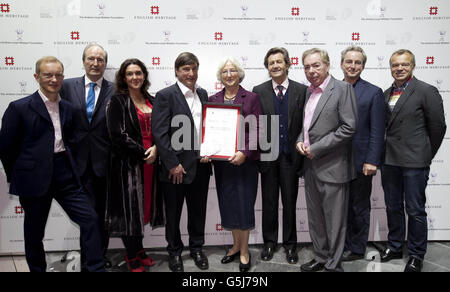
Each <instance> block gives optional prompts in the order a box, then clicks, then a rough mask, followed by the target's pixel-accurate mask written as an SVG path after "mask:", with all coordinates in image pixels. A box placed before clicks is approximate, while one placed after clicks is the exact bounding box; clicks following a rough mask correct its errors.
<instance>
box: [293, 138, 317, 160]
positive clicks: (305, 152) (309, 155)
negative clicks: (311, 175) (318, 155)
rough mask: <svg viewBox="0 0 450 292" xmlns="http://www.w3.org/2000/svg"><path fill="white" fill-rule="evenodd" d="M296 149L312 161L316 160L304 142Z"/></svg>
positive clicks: (299, 143) (298, 144)
mask: <svg viewBox="0 0 450 292" xmlns="http://www.w3.org/2000/svg"><path fill="white" fill-rule="evenodd" d="M296 147H297V150H298V152H300V154H301V155H304V156H306V157H307V158H309V159H311V160H312V159H313V158H314V155H313V154H312V152H311V147H306V146H305V144H304V143H303V142H298V143H297V146H296Z"/></svg>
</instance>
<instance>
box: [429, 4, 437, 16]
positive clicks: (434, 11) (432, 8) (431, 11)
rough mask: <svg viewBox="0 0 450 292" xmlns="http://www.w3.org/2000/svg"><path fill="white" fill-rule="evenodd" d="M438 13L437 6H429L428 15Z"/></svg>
mask: <svg viewBox="0 0 450 292" xmlns="http://www.w3.org/2000/svg"><path fill="white" fill-rule="evenodd" d="M437 14H438V8H437V7H436V6H432V7H430V15H437Z"/></svg>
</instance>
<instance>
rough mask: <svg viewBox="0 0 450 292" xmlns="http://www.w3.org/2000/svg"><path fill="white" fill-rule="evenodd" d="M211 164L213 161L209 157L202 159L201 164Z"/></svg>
mask: <svg viewBox="0 0 450 292" xmlns="http://www.w3.org/2000/svg"><path fill="white" fill-rule="evenodd" d="M210 162H211V159H210V158H209V157H208V156H203V157H202V158H201V159H200V163H210Z"/></svg>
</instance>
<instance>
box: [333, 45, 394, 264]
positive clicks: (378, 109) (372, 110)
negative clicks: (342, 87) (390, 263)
mask: <svg viewBox="0 0 450 292" xmlns="http://www.w3.org/2000/svg"><path fill="white" fill-rule="evenodd" d="M366 61H367V56H366V53H365V52H364V50H363V49H362V48H361V47H358V46H350V47H348V48H346V49H345V50H344V51H342V53H341V69H342V71H343V73H344V81H347V82H348V83H350V84H351V85H352V86H353V89H354V91H355V95H356V103H357V105H358V123H357V128H356V134H355V135H354V136H353V155H354V159H355V167H356V179H354V180H352V181H351V183H350V197H349V208H348V218H347V236H346V240H345V252H344V256H343V257H342V261H354V260H359V259H363V258H364V254H365V253H366V246H367V240H368V237H369V228H370V195H371V193H372V178H373V176H374V175H375V174H376V173H377V169H378V167H379V166H380V161H381V154H382V152H383V145H384V132H385V127H386V109H385V104H384V96H383V91H382V90H381V88H379V87H377V86H375V85H373V84H371V83H369V82H367V81H365V80H363V79H362V78H361V73H362V72H363V70H364V66H365V64H366Z"/></svg>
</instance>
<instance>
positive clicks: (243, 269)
mask: <svg viewBox="0 0 450 292" xmlns="http://www.w3.org/2000/svg"><path fill="white" fill-rule="evenodd" d="M251 267H252V254H251V253H248V263H246V264H243V263H242V262H241V259H240V258H239V271H241V272H248V271H249V270H250V268H251Z"/></svg>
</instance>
